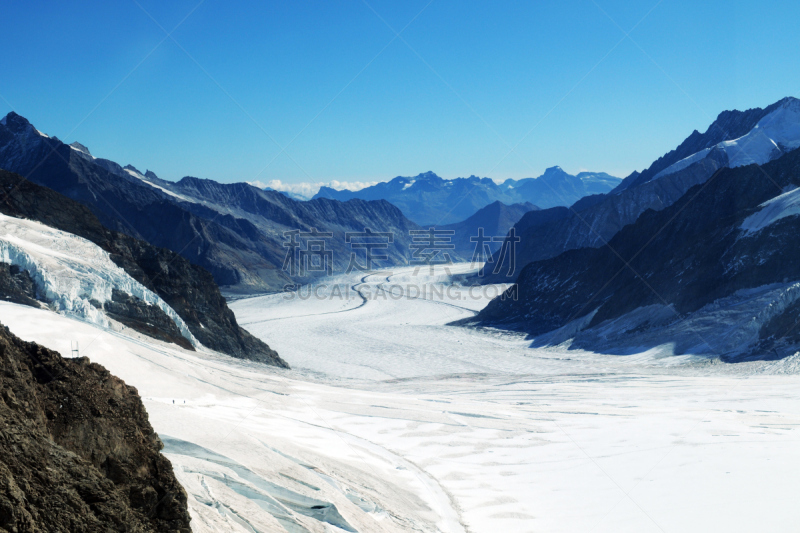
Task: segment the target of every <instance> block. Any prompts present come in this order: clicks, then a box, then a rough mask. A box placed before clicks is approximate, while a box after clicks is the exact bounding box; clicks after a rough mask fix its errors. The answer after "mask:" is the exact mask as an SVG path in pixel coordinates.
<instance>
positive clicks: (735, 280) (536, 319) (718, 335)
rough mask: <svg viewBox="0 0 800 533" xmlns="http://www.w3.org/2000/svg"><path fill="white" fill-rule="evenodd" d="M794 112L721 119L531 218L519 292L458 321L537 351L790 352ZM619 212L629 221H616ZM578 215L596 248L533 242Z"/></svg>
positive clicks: (557, 232)
mask: <svg viewBox="0 0 800 533" xmlns="http://www.w3.org/2000/svg"><path fill="white" fill-rule="evenodd" d="M799 111H800V102H798V100H795V99H792V98H789V99H784V100H781V101H780V102H777V103H776V104H773V105H772V106H769V107H767V108H766V109H756V110H749V111H745V112H738V111H737V112H725V113H723V114H721V115H720V116H719V117H718V119H717V120H716V121H715V122H714V124H712V126H711V127H710V128H709V130H708V131H707V132H706V133H705V134H699V133H697V132H694V133H693V134H692V135H691V136H690V137H689V139H687V140H686V141H685V142H684V143H683V144H682V145H681V147H679V148H678V149H677V150H675V151H673V152H670V153H669V154H667V155H666V156H664V157H663V158H661V159H659V160H658V161H657V162H655V163H654V164H653V165H652V166H651V167H650V168H649V169H648V170H647V171H645V172H642V173H641V174H637V175H634V176H632V177H629V178H627V179H626V183H623V185H624V186H620V187H619V188H618V189H617V190H615V191H613V192H612V193H611V194H607V195H604V197H602V198H601V199H599V200H600V201H597V203H595V204H594V205H592V206H589V207H585V208H584V209H581V206H580V205H576V206H573V207H572V209H571V210H570V209H563V208H562V209H560V210H543V211H534V212H529V213H528V214H526V215H525V216H523V218H522V219H521V220H520V222H519V223H518V224H517V225H516V229H517V235H519V236H520V237H521V238H522V240H523V243H524V242H526V241H527V246H526V247H523V248H522V249H523V252H524V253H530V252H531V251H532V252H534V256H538V257H535V258H534V259H533V260H532V261H528V262H527V265H519V264H518V266H519V267H520V270H521V271H520V273H519V276H518V279H517V281H516V284H515V285H513V286H512V287H511V288H510V289H509V290H508V292H507V293H506V294H505V295H504V297H501V298H498V299H496V300H493V301H492V302H491V303H490V304H489V305H488V306H487V307H486V308H485V309H484V310H483V311H481V312H480V313H479V314H478V315H477V317H475V318H474V319H469V320H467V321H465V322H464V323H466V324H472V325H482V326H494V327H501V328H507V329H514V330H521V331H525V332H527V333H529V334H530V335H531V336H532V338H533V340H532V342H533V344H534V345H535V346H543V345H553V344H562V343H565V342H567V343H569V345H570V346H571V347H573V348H582V349H589V350H592V351H600V352H607V353H618V354H619V353H623V354H624V353H638V352H641V351H644V350H650V349H654V348H657V347H664V346H670V350H671V353H674V354H683V353H706V354H713V355H717V356H720V357H721V358H722V359H723V360H729V361H740V360H744V359H752V358H779V357H784V356H786V355H790V354H791V353H794V351H795V350H796V349H797V347H798V346H800V331H798V328H797V314H798V312H800V269H798V265H799V264H800V262H798V259H799V258H798V252H797V247H796V246H794V244H793V242H794V237H795V235H797V233H798V230H800V218H799V217H798V216H797V215H798V214H800V194H798V193H799V192H800V188H798V187H800V150H797V147H798V146H800V112H799ZM765 139H768V140H769V141H770V142H767V141H766V140H765ZM751 140H752V141H751ZM748 146H750V147H753V151H750V152H748V151H747V147H748ZM769 146H772V148H770V149H769V150H767V149H764V147H769ZM687 154H688V155H687ZM687 159H688V162H687ZM642 176H644V178H642ZM667 184H668V185H667ZM670 191H671V192H670ZM659 192H661V193H662V197H661V198H658V201H651V202H650V203H649V205H648V203H647V202H646V201H645V200H646V199H647V198H654V197H657V196H658V193H659ZM667 193H669V194H667ZM673 198H674V200H673ZM579 203H580V202H579ZM601 209H604V210H605V211H604V212H605V213H606V218H605V219H603V218H600V217H599V216H598V215H597V214H598V213H600V212H601V211H600V210H601ZM548 212H549V214H550V216H551V218H550V219H549V220H544V216H543V215H546V214H548ZM608 213H616V214H617V216H616V218H614V217H609V216H608ZM623 213H624V214H625V216H626V217H629V218H632V219H633V220H631V221H630V222H629V223H626V224H622V220H623V219H624V218H623V217H622V216H620V215H621V214H623ZM537 218H538V221H539V222H540V223H539V224H536V222H537ZM576 219H577V220H578V221H579V222H580V223H582V224H586V225H589V226H592V231H593V232H595V233H594V235H595V238H596V240H594V241H589V240H588V238H587V235H589V232H588V231H587V232H585V233H584V234H583V239H584V240H583V242H584V244H589V245H588V246H587V245H584V246H578V245H576V244H575V241H566V243H569V244H565V240H564V239H562V240H561V241H560V242H559V243H557V244H558V246H560V247H561V250H560V251H558V246H551V247H550V248H548V249H547V250H546V251H541V250H537V249H536V248H535V247H533V246H531V242H532V241H533V242H536V243H539V244H540V245H542V246H543V245H544V244H545V243H547V241H548V239H556V238H558V236H563V235H565V234H567V233H568V232H569V230H570V229H574V228H578V227H581V226H579V225H578V224H577V223H576ZM603 220H613V222H614V224H613V225H611V227H610V228H604V227H603V225H602V223H601V222H602V221H603ZM617 226H621V227H617ZM603 233H605V235H607V236H608V237H607V238H608V240H607V242H606V241H605V240H601V239H600V238H599V237H597V235H598V234H600V235H602V234H603ZM528 257H530V256H528ZM660 349H661V348H660Z"/></svg>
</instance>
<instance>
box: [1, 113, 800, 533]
mask: <svg viewBox="0 0 800 533" xmlns="http://www.w3.org/2000/svg"><path fill="white" fill-rule="evenodd" d="M0 168H2V169H3V170H1V171H0V194H2V202H0V323H2V324H3V325H4V326H5V327H7V328H8V330H3V331H0V355H2V356H3V369H2V370H3V372H4V373H3V376H2V379H3V386H4V388H3V390H2V391H0V424H2V426H0V427H3V428H4V432H3V434H2V438H0V532H5V531H9V532H11V531H18V532H22V531H24V532H31V533H33V532H35V531H40V530H41V527H40V526H38V525H37V524H41V523H46V522H48V521H50V520H56V521H57V522H55V523H57V524H58V528H60V530H61V529H63V530H70V531H96V530H100V529H103V528H106V529H107V528H108V527H111V526H109V524H112V525H113V528H112V529H114V528H116V530H120V531H137V532H138V531H175V532H178V531H180V532H181V533H183V532H186V531H188V530H189V529H191V530H192V531H195V532H203V533H205V532H214V531H232V532H237V533H239V532H242V533H254V532H257V533H262V532H279V533H329V532H338V531H348V532H359V533H364V532H443V533H451V532H453V533H462V532H463V533H477V532H494V531H521V532H522V531H548V532H561V531H563V532H569V531H598V532H599V531H608V532H620V531H630V532H637V533H638V532H647V531H653V532H657V531H716V530H723V531H731V532H737V531H741V532H749V531H754V530H764V531H791V530H793V528H794V527H795V525H796V524H797V523H798V521H799V520H800V511H799V510H798V507H797V505H795V502H794V500H795V499H796V497H795V495H796V494H797V493H798V492H800V451H799V450H800V448H798V446H797V435H798V433H797V432H798V431H799V430H800V388H798V383H799V381H798V380H799V379H800V378H799V376H800V327H799V326H798V325H799V324H800V319H798V316H800V267H799V266H798V265H800V254H799V253H798V251H797V250H798V247H797V245H796V244H797V243H796V235H797V234H798V229H799V228H798V225H800V192H799V191H800V100H797V99H795V98H791V97H789V98H784V99H782V100H779V101H777V102H775V103H773V104H771V105H768V106H766V107H764V108H753V109H749V110H746V111H735V110H734V111H724V112H722V113H720V114H719V116H718V117H717V118H716V120H714V121H713V122H712V123H711V125H710V126H709V127H708V128H707V130H706V131H705V132H704V133H700V132H699V131H694V132H693V133H691V134H690V135H689V136H688V137H687V138H686V139H685V140H684V141H683V142H682V143H681V144H680V145H679V146H677V147H676V148H675V149H674V150H671V151H668V152H666V153H665V154H664V155H663V156H662V157H660V158H658V159H657V160H656V161H654V162H653V163H652V164H651V165H650V166H649V167H648V168H646V169H644V170H642V171H641V172H638V171H637V172H633V173H632V174H631V175H629V176H627V177H626V178H624V179H619V178H615V177H613V176H610V175H608V174H606V173H603V172H580V173H578V174H576V175H571V174H568V173H567V172H566V171H564V170H563V169H561V168H560V167H550V168H548V169H547V170H546V171H545V172H544V173H543V174H542V175H541V176H539V177H536V178H525V179H522V180H506V181H503V182H495V181H493V180H492V179H489V178H478V177H476V176H470V177H469V178H454V179H444V178H441V177H439V176H437V175H436V174H433V173H432V172H426V173H422V174H418V175H417V176H415V177H402V176H400V177H396V178H394V179H392V180H390V181H387V182H382V183H379V184H377V185H372V186H370V187H366V188H364V189H361V190H358V191H347V190H334V189H331V188H321V189H320V190H319V192H318V193H317V195H316V197H314V198H312V199H298V198H293V197H290V196H289V195H287V194H283V193H281V192H278V191H274V190H267V189H261V188H258V187H256V186H254V185H250V184H247V183H224V181H215V180H212V179H207V178H202V179H201V178H197V177H190V176H187V177H184V178H182V179H181V180H179V181H176V182H172V181H168V180H163V179H161V178H159V177H158V176H157V175H156V174H155V172H153V171H150V170H146V171H145V172H141V171H140V170H138V169H137V168H136V167H134V166H132V165H126V166H122V165H120V164H118V163H116V162H113V161H110V160H107V159H103V158H100V157H97V156H95V155H92V153H91V151H90V150H89V148H87V147H86V146H84V145H82V144H80V143H77V142H73V143H71V144H65V143H63V142H61V141H60V140H59V139H58V138H57V137H55V136H50V135H48V134H46V133H43V132H41V131H39V130H38V129H36V127H34V125H33V124H31V123H30V122H29V121H28V120H27V119H25V118H24V117H22V116H20V115H18V114H16V113H13V112H12V113H9V114H8V115H7V116H6V117H5V118H4V119H2V120H0ZM426 237H429V238H430V240H428V241H424V239H425V238H426ZM359 239H362V240H359ZM375 239H379V240H380V243H379V244H376V241H375ZM421 242H422V243H423V244H420V243H421ZM373 252H374V255H373ZM443 259H444V260H443ZM315 260H318V261H320V262H319V263H317V268H312V267H313V266H314V265H315V263H314V261H315ZM372 260H374V262H372ZM304 261H305V262H304ZM364 261H366V262H367V263H368V267H365V268H354V265H357V264H362V265H363V264H364ZM298 265H299V268H296V267H298ZM14 458H19V461H16V462H15V461H14ZM17 463H18V464H17ZM48 494H54V495H56V496H54V499H53V500H52V501H51V500H50V499H48V498H47V496H46V495H48ZM53 502H56V503H53Z"/></svg>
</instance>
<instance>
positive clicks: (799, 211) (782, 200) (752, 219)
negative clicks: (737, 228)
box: [741, 189, 800, 233]
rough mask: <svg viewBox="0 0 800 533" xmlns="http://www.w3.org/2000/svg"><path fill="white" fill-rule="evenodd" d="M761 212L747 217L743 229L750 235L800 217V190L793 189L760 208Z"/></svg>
mask: <svg viewBox="0 0 800 533" xmlns="http://www.w3.org/2000/svg"><path fill="white" fill-rule="evenodd" d="M759 207H760V208H761V210H760V211H758V212H757V213H754V214H752V215H750V216H749V217H747V218H746V219H745V220H744V222H742V226H741V228H742V229H743V230H746V231H747V232H749V233H752V232H756V231H758V230H761V229H763V228H766V227H767V226H769V225H770V224H773V223H775V222H777V221H778V220H780V219H782V218H785V217H789V216H794V215H800V189H792V190H791V191H788V192H785V193H783V194H781V195H780V196H776V197H775V198H772V199H771V200H768V201H766V202H764V203H763V204H761V205H760V206H759Z"/></svg>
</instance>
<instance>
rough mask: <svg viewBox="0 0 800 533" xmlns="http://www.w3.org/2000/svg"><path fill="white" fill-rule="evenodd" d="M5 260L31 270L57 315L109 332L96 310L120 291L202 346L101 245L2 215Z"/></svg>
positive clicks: (1, 256) (0, 245)
mask: <svg viewBox="0 0 800 533" xmlns="http://www.w3.org/2000/svg"><path fill="white" fill-rule="evenodd" d="M0 261H2V262H4V263H8V264H11V265H17V266H19V267H20V268H21V269H22V270H27V271H28V272H29V274H30V275H31V277H32V278H33V280H34V281H35V283H36V288H37V290H38V291H39V296H40V297H41V298H42V299H44V301H46V302H47V303H48V304H50V306H51V307H52V308H54V309H55V310H56V311H59V312H63V313H69V314H72V315H75V316H78V317H80V318H82V319H84V320H88V321H90V322H93V323H95V324H98V325H101V326H105V327H108V326H109V325H110V323H109V320H108V318H107V317H106V316H105V314H104V313H103V311H102V310H101V309H98V308H97V307H95V306H94V305H92V303H91V301H92V300H94V301H96V302H98V303H99V304H103V303H105V302H107V301H109V300H111V295H112V290H113V289H117V290H120V291H122V292H124V293H126V294H129V295H131V296H134V297H136V298H138V299H140V300H142V301H143V302H145V303H147V304H150V305H156V306H158V307H159V308H160V309H161V310H162V311H164V313H166V314H167V316H169V317H170V318H171V319H172V321H173V322H175V324H176V325H177V326H178V328H179V329H180V331H181V333H182V334H183V336H184V337H186V338H187V339H188V340H189V341H190V342H191V343H192V344H193V345H195V346H198V345H199V343H198V342H197V340H196V339H195V338H194V336H193V335H192V333H191V332H190V331H189V328H188V327H187V326H186V324H185V323H184V322H183V319H181V317H180V316H178V314H177V313H176V312H175V311H174V310H173V309H172V308H171V307H170V306H169V305H167V303H166V302H164V301H163V300H162V299H161V298H160V297H159V296H158V295H157V294H155V293H154V292H152V291H150V290H149V289H147V288H146V287H144V286H143V285H142V284H140V283H139V282H137V281H136V280H134V279H133V278H131V277H130V276H129V275H128V274H127V273H126V272H125V271H124V270H123V269H121V268H120V267H118V266H117V265H115V264H114V262H113V261H111V258H110V257H109V255H108V252H106V251H105V250H102V249H101V248H100V247H98V246H97V245H96V244H94V243H92V242H90V241H88V240H86V239H83V238H81V237H77V236H75V235H72V234H70V233H66V232H63V231H59V230H56V229H53V228H50V227H49V226H46V225H44V224H41V223H39V222H34V221H31V220H24V219H19V218H13V217H9V216H6V215H3V214H0Z"/></svg>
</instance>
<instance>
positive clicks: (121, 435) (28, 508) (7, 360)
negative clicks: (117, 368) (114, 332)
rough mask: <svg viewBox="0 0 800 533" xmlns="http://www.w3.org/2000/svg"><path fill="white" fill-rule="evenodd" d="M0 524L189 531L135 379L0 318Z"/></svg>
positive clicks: (26, 529)
mask: <svg viewBox="0 0 800 533" xmlns="http://www.w3.org/2000/svg"><path fill="white" fill-rule="evenodd" d="M0 368H1V369H2V370H1V371H0V427H2V431H0V531H2V532H8V533H11V532H14V533H35V532H43V531H54V532H55V531H58V532H63V533H67V532H70V533H83V532H86V533H94V532H97V531H123V532H150V531H153V532H174V533H190V531H191V528H190V525H189V521H190V517H189V511H188V508H187V504H186V493H185V492H184V490H183V488H182V487H181V486H180V484H179V483H178V481H177V479H176V478H175V475H174V473H173V471H172V465H171V464H170V462H169V461H168V460H167V459H166V458H165V457H164V456H163V455H161V453H160V450H161V449H162V447H163V444H162V443H161V440H160V439H159V437H158V435H157V434H156V433H155V432H154V431H153V428H152V427H151V426H150V423H149V422H148V418H147V413H146V412H145V409H144V406H143V405H142V402H141V399H140V398H139V395H138V393H137V392H136V389H134V388H133V387H130V386H127V385H126V384H125V383H124V382H123V381H122V380H120V379H119V378H116V377H115V376H113V375H111V374H110V373H109V372H108V371H107V370H106V369H105V368H103V367H102V366H100V365H97V364H94V363H91V362H89V360H88V359H87V358H78V359H65V358H63V357H61V356H60V355H59V354H58V353H56V352H53V351H51V350H48V349H46V348H43V347H41V346H39V345H37V344H34V343H28V342H23V341H21V340H20V339H18V338H16V337H15V336H14V335H12V334H11V333H10V332H9V331H8V329H7V328H5V327H2V326H0Z"/></svg>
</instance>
